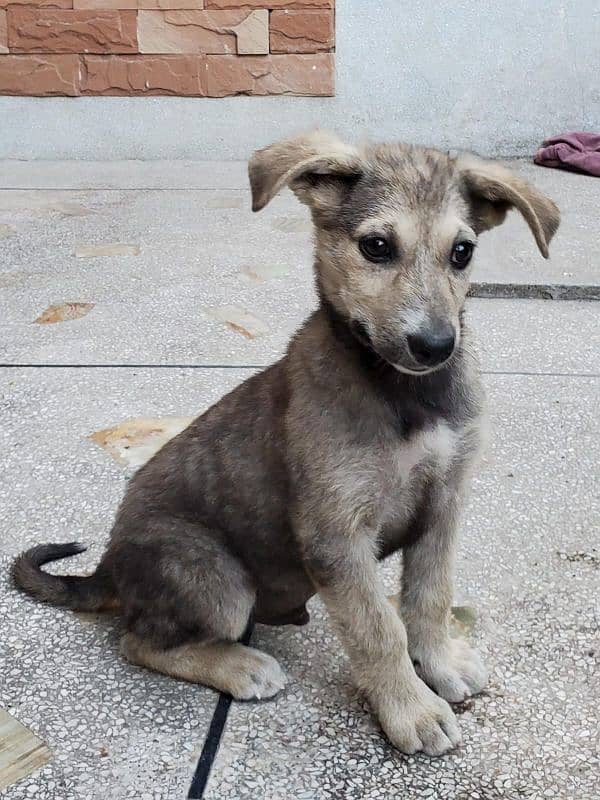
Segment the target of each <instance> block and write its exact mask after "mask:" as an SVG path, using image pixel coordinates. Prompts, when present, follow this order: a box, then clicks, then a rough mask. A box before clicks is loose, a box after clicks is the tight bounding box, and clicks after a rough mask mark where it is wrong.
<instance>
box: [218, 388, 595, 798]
mask: <svg viewBox="0 0 600 800" xmlns="http://www.w3.org/2000/svg"><path fill="white" fill-rule="evenodd" d="M486 383H487V386H488V393H489V402H490V406H491V409H492V421H493V423H494V427H495V435H494V436H493V438H492V442H493V444H492V447H491V451H490V454H489V456H488V459H487V464H486V465H485V467H484V469H483V471H482V473H481V476H480V477H479V478H478V479H477V480H476V482H475V489H474V493H473V498H472V500H471V503H470V506H469V508H468V510H467V513H466V515H465V521H464V524H463V535H462V542H461V550H460V558H459V563H458V570H457V573H458V581H457V600H458V601H459V602H460V603H461V604H465V605H469V606H471V607H473V608H475V609H476V612H477V623H476V626H475V632H474V639H475V641H476V643H477V645H478V646H479V647H480V648H481V649H482V651H483V652H484V653H485V657H486V660H487V663H488V666H489V667H490V668H491V680H490V684H489V687H488V689H487V691H485V692H484V693H483V694H482V695H481V696H479V697H476V698H474V699H472V700H469V701H467V702H466V703H464V704H462V705H461V706H459V707H458V713H459V716H460V724H461V728H462V732H463V737H464V744H463V746H462V747H461V748H460V749H459V750H457V751H456V752H454V753H452V754H450V755H448V756H445V757H443V758H441V759H435V760H430V759H428V758H426V757H423V756H413V757H410V756H404V755H402V754H400V753H398V752H396V751H394V750H393V748H391V747H390V746H389V745H388V744H387V743H386V741H385V739H384V737H383V736H382V735H381V734H380V732H379V731H378V729H377V726H376V724H375V722H374V721H373V719H372V718H371V716H370V714H369V712H368V710H367V709H366V707H365V706H364V705H363V704H361V702H360V701H359V700H358V699H357V698H356V696H355V693H354V691H353V689H352V687H351V683H350V675H349V671H348V665H347V661H346V659H345V657H344V656H343V655H342V654H341V649H340V645H339V643H338V641H337V639H336V637H335V635H334V633H333V631H332V629H331V627H330V625H329V622H328V620H327V618H326V616H325V614H324V612H323V609H322V606H321V604H320V603H319V602H318V601H312V602H311V604H310V612H311V616H312V620H311V622H310V623H309V625H308V626H307V627H306V628H300V629H295V628H291V627H286V628H279V629H276V628H266V627H263V626H257V629H256V631H255V633H254V635H253V638H252V644H253V645H254V646H257V647H260V648H264V650H265V651H266V652H268V653H270V654H272V655H274V656H276V657H277V658H278V659H279V660H280V662H281V663H282V665H283V667H284V669H285V670H286V672H287V674H288V677H289V684H288V686H287V688H286V689H285V690H284V692H283V693H282V694H281V695H280V696H279V697H277V698H276V699H274V700H272V701H270V702H267V703H263V704H256V705H252V706H247V705H241V704H234V705H233V706H232V710H231V712H230V715H229V719H228V723H227V727H226V729H225V733H224V736H223V739H222V743H221V749H220V751H219V756H218V759H217V760H216V762H215V764H214V767H213V773H212V776H211V779H210V782H209V785H208V790H207V793H206V795H205V797H206V798H207V800H243V799H245V798H248V800H250V798H252V800H257V798H261V800H263V799H264V800H288V798H298V799H300V798H301V799H302V800H330V799H331V800H338V798H345V799H347V800H350V799H354V798H356V800H359V799H360V800H375V798H381V799H382V800H383V798H385V800H392V798H394V800H395V798H400V797H411V798H418V799H419V800H420V799H421V798H435V800H442V798H444V799H445V798H448V799H449V800H450V798H451V799H452V800H458V798H460V799H461V800H463V799H464V800H466V799H467V798H475V799H477V798H478V799H479V800H496V798H498V800H499V799H500V798H507V799H510V800H517V799H518V798H536V800H537V799H538V798H554V800H574V798H578V799H579V798H582V799H583V798H585V800H592V798H598V797H600V792H599V790H598V782H597V775H598V768H599V766H600V763H599V759H598V751H597V744H598V742H597V732H598V725H599V723H600V718H599V714H598V700H597V698H598V691H599V689H600V679H599V674H598V661H599V656H600V651H599V650H598V644H599V642H598V612H599V610H600V609H599V605H598V597H599V596H600V573H599V572H598V565H599V564H600V543H599V533H600V504H599V498H598V492H597V486H598V466H597V465H598V436H599V433H600V426H599V424H598V415H597V408H598V391H599V389H600V381H599V380H598V379H586V378H583V379H582V378H580V379H565V378H556V377H523V376H518V375H507V376H489V377H488V378H487V380H486ZM578 552H581V553H585V554H587V560H585V559H584V558H583V557H581V556H579V557H578V556H577V553H578ZM567 553H569V554H571V557H569V556H568V555H566V554H567ZM573 555H574V556H575V557H573ZM383 571H384V575H385V580H386V584H387V588H388V590H389V591H390V592H393V591H396V590H397V572H398V565H397V564H395V563H394V560H392V563H390V564H387V565H386V566H385V567H384V570H383Z"/></svg>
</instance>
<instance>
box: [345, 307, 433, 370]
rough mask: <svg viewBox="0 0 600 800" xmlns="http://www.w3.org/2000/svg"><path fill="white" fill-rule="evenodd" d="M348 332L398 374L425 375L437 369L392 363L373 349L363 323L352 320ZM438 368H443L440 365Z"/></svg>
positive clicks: (373, 346) (375, 348) (377, 350)
mask: <svg viewBox="0 0 600 800" xmlns="http://www.w3.org/2000/svg"><path fill="white" fill-rule="evenodd" d="M350 330H351V331H352V334H353V336H354V338H355V339H357V340H358V341H359V342H360V343H361V344H362V345H363V347H366V348H367V349H368V350H370V351H371V352H372V353H373V354H374V355H376V356H377V358H380V359H381V360H382V361H385V363H386V364H388V365H389V366H390V367H393V368H394V369H395V370H397V371H398V372H402V373H404V374H405V375H426V374H427V373H428V372H434V371H435V370H436V369H437V368H438V367H418V366H415V367H412V366H411V367H407V366H405V365H404V364H399V363H398V362H397V361H393V360H391V359H390V358H387V357H386V356H384V355H383V353H382V352H381V351H380V350H379V349H378V348H377V347H375V345H374V344H373V340H372V339H371V336H370V334H369V331H368V330H367V326H366V325H365V324H364V322H361V321H360V320H358V319H353V320H352V322H351V323H350ZM439 366H443V364H440V365H439Z"/></svg>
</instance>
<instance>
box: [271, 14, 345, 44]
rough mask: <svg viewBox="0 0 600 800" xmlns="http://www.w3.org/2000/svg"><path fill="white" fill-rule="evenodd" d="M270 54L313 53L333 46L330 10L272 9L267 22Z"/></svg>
mask: <svg viewBox="0 0 600 800" xmlns="http://www.w3.org/2000/svg"><path fill="white" fill-rule="evenodd" d="M269 30H270V43H271V44H270V50H271V52H272V53H317V52H318V51H319V50H331V49H332V47H333V41H334V34H333V11H328V10H324V11H320V10H315V11H313V10H308V11H290V10H288V9H284V10H282V11H273V12H272V13H271V17H270V21H269Z"/></svg>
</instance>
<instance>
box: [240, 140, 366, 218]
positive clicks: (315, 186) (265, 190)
mask: <svg viewBox="0 0 600 800" xmlns="http://www.w3.org/2000/svg"><path fill="white" fill-rule="evenodd" d="M361 171H362V170H361V164H360V156H359V152H358V150H357V149H356V148H355V147H353V146H352V145H348V144H344V142H342V141H341V140H340V139H338V138H337V136H335V135H334V134H332V133H329V132H328V131H320V130H317V131H313V132H311V133H307V134H304V135H302V136H298V137H297V138H295V139H286V140H284V141H282V142H276V143H275V144H272V145H270V146H269V147H265V148H264V149H263V150H257V151H256V153H254V155H253V156H252V158H251V159H250V162H249V164H248V175H249V177H250V188H251V189H252V210H253V211H260V210H261V209H262V208H264V207H265V206H266V205H267V203H268V202H269V201H270V200H272V199H273V197H275V195H276V194H277V192H279V191H280V189H282V188H283V187H284V186H289V187H290V188H291V189H292V190H293V191H294V193H295V194H296V195H297V197H298V199H299V200H301V201H302V202H303V203H306V204H307V205H309V206H311V205H313V204H314V203H315V201H317V199H318V198H317V195H318V191H319V183H320V182H321V183H323V182H326V180H327V178H329V179H330V180H331V179H335V178H340V179H343V178H352V177H355V176H356V177H357V176H358V175H360V173H361ZM320 176H322V177H323V178H325V181H320Z"/></svg>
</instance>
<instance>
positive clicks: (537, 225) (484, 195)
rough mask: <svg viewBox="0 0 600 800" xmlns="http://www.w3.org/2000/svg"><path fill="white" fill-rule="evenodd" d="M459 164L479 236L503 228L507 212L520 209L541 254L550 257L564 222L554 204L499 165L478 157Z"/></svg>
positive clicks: (469, 158) (466, 159)
mask: <svg viewBox="0 0 600 800" xmlns="http://www.w3.org/2000/svg"><path fill="white" fill-rule="evenodd" d="M458 163H459V169H460V175H461V179H462V183H463V187H464V189H465V192H466V195H467V197H468V199H469V201H470V203H471V207H472V209H473V222H474V227H475V229H476V231H477V233H479V232H481V231H486V230H489V229H490V228H494V227H495V226H496V225H500V224H501V223H502V222H504V219H505V217H506V212H507V211H508V210H509V209H511V208H516V209H518V211H520V212H521V214H522V215H523V217H524V219H525V221H526V222H527V224H528V225H529V228H530V229H531V232H532V233H533V235H534V237H535V241H536V242H537V246H538V247H539V249H540V252H541V254H542V255H543V256H544V258H548V257H549V251H548V245H549V244H550V240H551V239H552V237H553V236H554V234H555V233H556V231H557V229H558V225H559V223H560V212H559V210H558V208H557V207H556V205H555V204H554V202H553V201H552V200H550V198H549V197H546V196H545V195H543V194H542V193H541V192H538V190H537V189H536V188H535V187H533V186H531V185H530V184H529V183H527V182H526V181H524V180H523V179H522V178H519V177H517V176H516V175H513V173H512V172H510V171H509V170H507V169H505V168H504V167H501V166H499V165H498V164H494V163H493V162H490V161H483V160H480V159H477V158H474V157H468V158H463V159H462V161H459V162H458Z"/></svg>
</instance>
